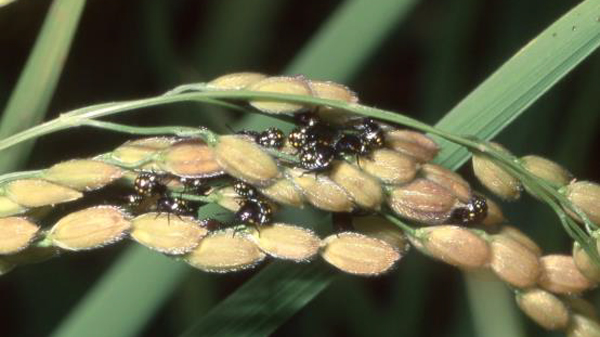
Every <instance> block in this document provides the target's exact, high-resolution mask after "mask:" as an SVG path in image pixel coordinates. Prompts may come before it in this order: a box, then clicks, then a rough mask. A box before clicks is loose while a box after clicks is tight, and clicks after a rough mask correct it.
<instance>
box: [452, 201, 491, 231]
mask: <svg viewBox="0 0 600 337" xmlns="http://www.w3.org/2000/svg"><path fill="white" fill-rule="evenodd" d="M487 213H488V206H487V202H486V201H485V198H484V197H481V196H479V195H473V197H471V199H470V200H469V202H468V203H467V204H466V205H465V206H464V207H459V208H456V209H455V210H454V211H453V212H452V214H451V216H450V221H449V222H451V223H457V224H461V225H465V226H469V225H476V224H480V223H481V222H482V221H483V220H485V217H486V216H487Z"/></svg>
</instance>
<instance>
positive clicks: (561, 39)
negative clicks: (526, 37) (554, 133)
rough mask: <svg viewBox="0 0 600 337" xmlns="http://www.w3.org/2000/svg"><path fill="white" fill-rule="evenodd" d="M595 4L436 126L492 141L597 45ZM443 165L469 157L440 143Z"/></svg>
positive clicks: (571, 15) (584, 6)
mask: <svg viewBox="0 0 600 337" xmlns="http://www.w3.org/2000/svg"><path fill="white" fill-rule="evenodd" d="M598 13H600V2H598V1H594V0H587V1H584V2H582V3H580V4H579V5H577V6H576V7H575V8H573V9H572V10H570V11H569V12H568V13H567V14H565V15H564V16H563V17H561V18H560V19H558V20H557V21H556V22H554V23H553V24H552V25H550V27H548V28H546V29H545V30H544V31H543V32H542V33H541V34H540V35H538V36H537V37H535V38H534V39H533V40H531V41H530V42H529V43H528V44H527V45H526V46H525V47H523V48H522V49H521V50H519V51H518V52H517V53H516V54H515V55H514V56H513V57H512V58H511V59H509V60H508V61H507V62H506V63H505V64H504V65H502V66H501V67H500V68H499V69H498V70H496V72H494V73H493V74H492V75H491V76H490V77H489V78H488V79H486V80H485V81H484V82H483V83H482V84H481V85H480V86H478V87H477V89H475V90H474V91H473V92H471V93H470V94H469V95H468V96H467V97H465V99H463V100H462V101H461V102H460V103H459V104H458V105H457V106H456V107H454V108H453V109H452V110H451V111H450V112H449V113H448V114H447V115H445V116H444V118H442V120H441V121H440V122H439V123H438V127H439V128H441V129H444V130H447V131H452V132H457V133H461V134H465V135H477V136H478V137H480V138H484V139H491V138H493V137H494V136H496V135H497V134H498V133H499V132H500V131H502V130H503V129H504V128H505V127H506V126H507V125H508V124H510V123H511V122H512V121H513V120H514V119H515V118H517V117H518V116H519V115H520V114H521V113H522V112H523V111H525V109H527V107H529V106H530V105H531V104H533V103H534V102H535V101H536V100H537V99H538V98H539V97H540V96H541V95H543V94H544V93H545V92H546V91H548V90H549V89H550V88H552V87H553V86H554V84H556V82H558V81H559V80H560V79H561V78H563V77H564V76H565V75H567V74H568V73H569V72H570V71H571V70H572V69H573V68H574V67H575V66H576V65H578V64H579V63H580V62H581V61H583V60H584V59H585V58H586V57H587V56H588V55H589V54H590V53H592V52H593V51H594V50H595V49H596V48H597V47H598V45H600V19H599V14H598ZM439 144H440V146H441V147H442V155H443V157H444V160H443V161H441V162H442V163H443V164H444V165H448V166H450V167H454V168H456V167H458V166H460V165H461V164H462V163H464V162H465V161H466V160H467V159H468V158H469V155H468V154H467V151H466V150H465V149H462V148H459V147H458V146H457V145H455V144H452V143H449V142H447V141H444V140H441V139H440V140H439Z"/></svg>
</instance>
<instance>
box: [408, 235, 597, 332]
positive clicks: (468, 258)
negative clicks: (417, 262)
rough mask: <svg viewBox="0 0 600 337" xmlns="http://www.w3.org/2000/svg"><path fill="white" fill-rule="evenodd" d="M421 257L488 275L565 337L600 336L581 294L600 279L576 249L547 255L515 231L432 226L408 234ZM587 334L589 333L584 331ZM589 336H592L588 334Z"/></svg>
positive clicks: (544, 324)
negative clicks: (566, 334) (570, 253)
mask: <svg viewBox="0 0 600 337" xmlns="http://www.w3.org/2000/svg"><path fill="white" fill-rule="evenodd" d="M409 239H410V240H411V243H412V244H413V246H415V247H416V248H417V249H419V250H421V251H422V252H424V253H425V254H427V255H429V256H431V257H433V258H435V259H438V260H440V261H443V262H445V263H448V264H451V265H454V266H456V267H458V268H461V269H463V270H465V271H468V272H471V271H488V272H489V273H491V274H493V275H494V276H495V277H497V278H498V279H500V280H501V281H503V282H505V283H506V284H507V285H509V286H510V287H511V288H512V289H515V292H516V300H517V304H518V306H519V307H520V308H521V309H522V310H523V312H524V313H525V314H526V315H527V316H528V317H530V318H531V319H532V320H533V321H535V322H536V323H538V324H539V325H540V326H542V327H544V328H546V329H550V330H564V331H567V333H568V335H569V336H588V334H589V333H596V334H598V333H600V322H598V318H597V316H596V315H595V313H594V314H593V315H591V314H589V311H587V312H586V311H582V310H581V309H580V308H581V307H582V306H583V304H585V307H590V306H591V305H589V304H586V303H587V302H586V301H585V300H584V299H582V298H581V297H580V296H582V294H583V293H584V292H585V291H588V290H591V289H593V288H595V287H596V286H597V284H598V282H599V281H600V268H598V266H597V265H596V264H594V263H593V262H592V261H591V259H590V258H589V256H588V255H587V253H585V251H583V250H582V249H580V248H579V247H578V246H576V247H575V249H574V251H573V255H572V256H570V255H556V254H552V255H545V256H542V254H541V249H540V248H539V247H538V246H537V245H536V244H535V242H534V241H533V240H531V239H530V238H528V237H527V236H526V235H525V234H523V233H522V232H520V231H519V230H517V229H516V228H513V227H508V226H505V227H504V228H503V229H502V230H501V231H500V232H498V233H497V234H487V233H484V232H482V231H478V230H473V229H467V228H464V227H458V226H447V225H442V226H431V227H426V228H421V229H418V230H417V231H416V232H415V233H414V234H413V235H411V236H409ZM588 330H589V331H588ZM590 336H596V335H595V334H592V335H590Z"/></svg>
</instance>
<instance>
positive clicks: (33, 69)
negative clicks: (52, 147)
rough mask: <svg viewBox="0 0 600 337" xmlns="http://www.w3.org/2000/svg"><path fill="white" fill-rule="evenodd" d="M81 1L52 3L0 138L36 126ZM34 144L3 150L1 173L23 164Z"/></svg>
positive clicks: (5, 115)
mask: <svg viewBox="0 0 600 337" xmlns="http://www.w3.org/2000/svg"><path fill="white" fill-rule="evenodd" d="M84 5H85V1H84V0H55V1H54V2H53V3H52V6H51V7H50V11H49V12H48V15H47V16H46V20H45V21H44V25H43V26H42V30H41V32H40V34H39V36H38V38H37V41H36V42H35V46H34V47H33V50H32V52H31V54H30V56H29V59H28V60H27V63H26V65H25V68H24V69H23V72H22V73H21V76H20V77H19V81H18V83H17V85H16V87H15V89H14V91H13V93H12V95H11V96H10V99H9V101H8V104H7V106H6V109H5V110H4V113H3V115H2V120H0V139H4V138H6V137H8V136H10V135H12V134H14V133H17V132H19V131H22V130H25V129H27V128H29V127H31V126H33V125H36V124H39V123H40V121H41V120H42V119H43V118H44V115H45V114H46V109H47V108H48V105H49V103H50V100H51V99H52V95H53V94H54V91H55V89H56V84H57V83H58V79H59V77H60V74H61V73H62V70H63V66H64V64H65V61H66V59H67V54H68V53H69V48H70V46H71V42H72V40H73V36H74V35H75V31H76V30H77V23H78V22H79V19H80V18H81V13H82V12H83V7H84ZM32 147H33V142H27V143H24V144H20V145H19V146H18V147H15V148H12V149H10V150H8V151H5V152H4V153H3V154H2V156H3V157H2V161H1V162H0V172H8V171H12V170H14V169H15V168H17V167H19V166H20V165H22V164H23V163H24V161H25V160H26V159H27V158H28V156H29V152H30V151H31V148H32Z"/></svg>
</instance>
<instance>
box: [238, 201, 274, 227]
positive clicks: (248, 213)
mask: <svg viewBox="0 0 600 337" xmlns="http://www.w3.org/2000/svg"><path fill="white" fill-rule="evenodd" d="M235 219H236V220H237V221H240V222H242V223H244V224H246V225H252V226H262V225H266V224H269V223H270V222H271V221H272V220H273V209H272V208H271V205H270V204H269V203H268V202H266V201H264V200H261V199H244V200H242V201H241V202H240V209H239V210H238V211H237V212H236V213H235Z"/></svg>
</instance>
